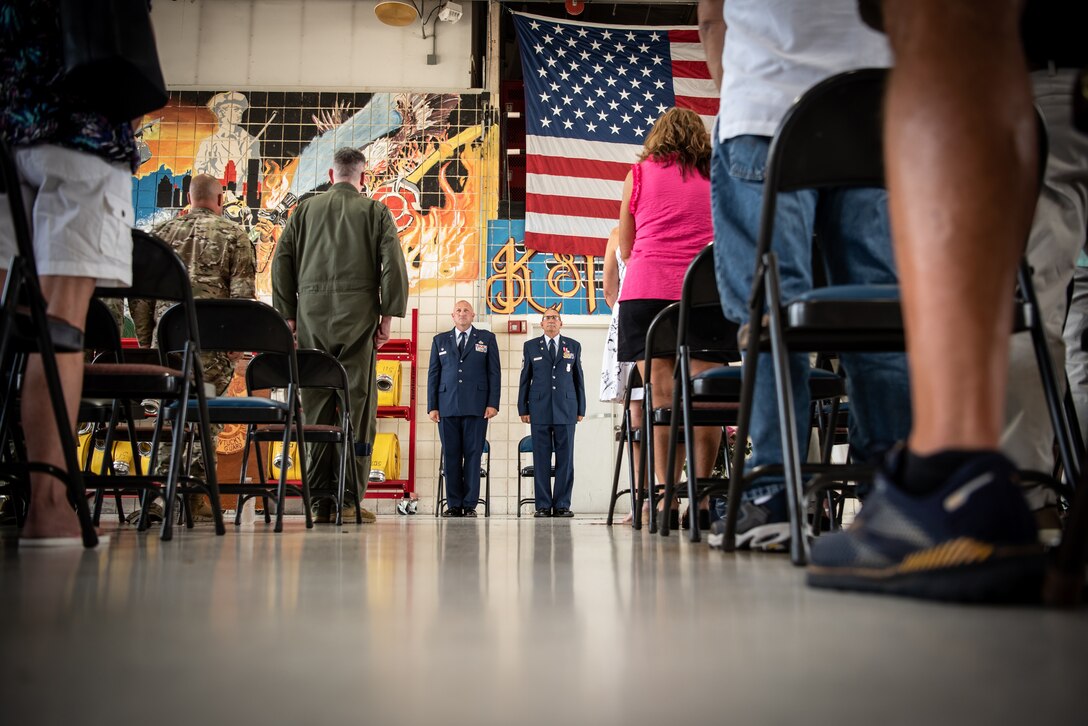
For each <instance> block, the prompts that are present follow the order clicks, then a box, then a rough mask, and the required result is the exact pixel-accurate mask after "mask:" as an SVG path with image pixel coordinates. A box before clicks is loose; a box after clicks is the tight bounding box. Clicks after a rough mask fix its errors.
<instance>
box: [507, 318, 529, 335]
mask: <svg viewBox="0 0 1088 726" xmlns="http://www.w3.org/2000/svg"><path fill="white" fill-rule="evenodd" d="M506 332H507V333H510V334H516V335H525V321H524V320H507V321H506Z"/></svg>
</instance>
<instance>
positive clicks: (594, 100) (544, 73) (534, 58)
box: [514, 13, 718, 256]
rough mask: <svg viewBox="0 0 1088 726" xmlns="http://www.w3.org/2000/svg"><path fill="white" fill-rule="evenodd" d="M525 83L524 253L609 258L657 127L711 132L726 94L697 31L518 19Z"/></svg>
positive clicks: (528, 17)
mask: <svg viewBox="0 0 1088 726" xmlns="http://www.w3.org/2000/svg"><path fill="white" fill-rule="evenodd" d="M514 24H515V26H516V28H517V33H518V40H519V42H520V45H521V64H522V70H523V73H524V76H525V132H526V150H525V151H526V178H525V192H526V198H525V245H526V247H529V248H530V249H534V250H539V251H544V252H561V253H566V254H579V255H597V256H600V255H603V254H604V249H605V244H606V242H607V240H608V234H609V232H611V231H612V228H613V227H614V226H615V225H616V223H617V220H618V219H619V208H620V205H619V202H620V198H621V196H622V194H623V180H624V178H625V177H626V176H627V173H628V172H629V171H630V170H631V165H632V164H633V163H634V162H635V161H636V159H637V158H638V154H639V152H640V151H641V150H642V142H643V141H644V140H645V138H646V134H647V133H649V131H650V128H651V127H652V126H653V124H654V122H655V121H656V120H657V118H658V117H659V116H660V115H661V114H663V113H664V112H665V111H667V110H668V109H669V108H671V107H673V106H679V107H680V108H690V109H692V110H694V111H695V112H696V113H698V114H699V115H700V116H702V117H703V120H704V121H705V122H706V125H707V129H708V130H709V129H710V127H711V125H712V124H713V121H714V115H715V114H716V113H717V112H718V92H717V90H716V89H715V88H714V82H713V81H712V80H711V78H710V71H709V69H708V68H707V65H706V54H705V53H704V52H703V46H702V44H701V43H700V42H699V33H698V30H697V29H696V28H694V27H672V28H668V27H646V26H639V27H618V26H614V25H598V24H594V23H582V22H574V21H569V20H559V19H555V18H545V17H540V16H537V15H527V14H524V13H514Z"/></svg>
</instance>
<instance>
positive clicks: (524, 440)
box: [518, 436, 533, 454]
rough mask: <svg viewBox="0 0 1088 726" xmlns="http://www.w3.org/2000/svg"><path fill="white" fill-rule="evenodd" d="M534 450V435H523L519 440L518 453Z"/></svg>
mask: <svg viewBox="0 0 1088 726" xmlns="http://www.w3.org/2000/svg"><path fill="white" fill-rule="evenodd" d="M532 450H533V437H532V436H523V437H521V441H519V442H518V453H519V454H526V453H530V452H532Z"/></svg>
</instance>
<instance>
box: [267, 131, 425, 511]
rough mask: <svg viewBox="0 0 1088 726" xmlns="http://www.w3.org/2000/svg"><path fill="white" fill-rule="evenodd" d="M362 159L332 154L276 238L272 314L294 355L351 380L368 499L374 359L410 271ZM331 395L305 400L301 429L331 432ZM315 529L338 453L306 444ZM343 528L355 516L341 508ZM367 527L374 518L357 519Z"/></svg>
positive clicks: (403, 299) (403, 300) (355, 153)
mask: <svg viewBox="0 0 1088 726" xmlns="http://www.w3.org/2000/svg"><path fill="white" fill-rule="evenodd" d="M365 166H366V157H365V156H363V154H362V153H361V152H360V151H359V150H358V149H353V148H350V147H344V148H341V149H339V150H337V151H336V153H335V155H334V156H333V165H332V168H331V169H329V180H330V181H331V182H332V186H331V187H329V189H328V191H326V192H324V193H323V194H318V195H316V196H313V197H310V198H309V199H306V200H304V201H303V202H301V203H300V204H299V206H298V207H297V208H296V209H295V212H294V214H292V215H291V218H290V219H289V220H288V222H287V226H286V227H285V228H284V230H283V234H282V235H280V239H279V243H278V244H277V245H276V253H275V257H274V258H273V260H272V304H273V305H274V306H275V307H276V309H277V310H278V311H280V313H282V314H283V316H284V317H285V318H287V322H288V323H289V324H290V325H291V327H292V328H293V329H294V330H295V332H296V334H297V336H298V344H299V347H300V348H318V349H320V350H323V351H325V352H327V353H330V354H331V355H333V356H335V357H336V358H337V359H338V360H339V361H340V363H342V364H343V366H344V368H345V370H346V371H347V374H348V387H349V391H348V396H349V399H350V404H351V414H352V419H353V421H352V425H353V426H354V428H355V447H354V448H355V468H356V474H357V475H356V482H357V484H358V487H359V489H358V491H351V488H350V487H349V486H348V485H347V482H345V488H346V489H345V490H346V491H347V492H348V496H349V498H350V497H351V496H357V497H359V499H360V501H362V497H364V496H365V495H366V485H367V483H368V481H369V476H370V456H371V450H372V448H373V445H374V428H375V418H376V415H377V398H378V391H377V380H376V376H375V366H376V358H375V351H376V350H377V349H378V348H380V347H381V346H382V345H384V344H385V342H386V341H387V340H389V332H390V327H391V325H392V319H393V318H395V317H396V318H402V317H404V313H405V309H406V308H407V305H408V271H407V268H406V266H405V262H404V253H403V251H402V250H401V246H400V239H399V237H398V236H397V228H396V225H395V224H394V223H393V217H392V215H391V214H390V213H389V209H388V208H386V207H385V205H383V204H381V203H380V202H375V201H374V200H372V199H368V198H367V197H366V196H365V195H363V194H361V192H362V190H363V189H364V188H365V182H366V171H365ZM337 403H338V400H337V396H336V394H335V392H332V391H323V390H318V389H307V390H303V392H302V407H303V416H304V417H305V419H306V423H307V424H331V425H335V424H336V423H337V421H338V420H339V417H338V416H337V413H336V409H337ZM307 448H308V449H309V451H308V455H309V459H308V461H309V467H308V470H307V473H308V475H309V477H310V490H311V495H312V497H313V500H314V508H315V511H314V521H315V522H317V523H319V524H325V523H329V522H333V521H335V519H336V517H335V513H334V512H333V511H332V505H333V501H334V496H335V492H336V482H334V480H333V479H334V471H335V462H334V452H333V450H332V448H331V447H329V446H328V445H326V444H307ZM343 515H344V521H349V520H350V519H353V518H354V516H355V511H354V507H348V506H347V505H346V503H345V506H344V508H343ZM362 517H363V521H365V522H373V521H374V514H373V513H371V512H368V511H367V510H365V509H363V510H362Z"/></svg>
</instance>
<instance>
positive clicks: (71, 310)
mask: <svg viewBox="0 0 1088 726" xmlns="http://www.w3.org/2000/svg"><path fill="white" fill-rule="evenodd" d="M94 282H95V281H94V280H93V279H91V278H87V277H67V276H49V275H47V276H43V277H42V278H41V285H42V294H43V295H44V296H45V299H46V300H47V302H48V307H47V310H48V312H49V314H50V315H55V316H57V317H59V318H62V319H63V320H65V321H67V322H68V323H70V324H71V325H74V326H75V327H77V328H79V329H80V330H82V329H83V325H84V322H85V321H86V319H87V306H88V304H89V303H90V299H91V294H92V293H93V292H94ZM57 368H58V369H59V372H60V382H61V387H62V388H63V389H64V400H65V403H66V404H67V408H68V421H69V425H71V426H72V427H73V431H74V430H75V429H74V421H75V418H76V413H77V411H78V409H79V399H80V394H81V392H82V389H83V354H82V353H66V354H63V355H58V356H57ZM51 408H52V403H51V402H50V399H49V390H48V388H47V387H46V383H45V373H44V370H43V368H42V360H41V356H37V355H35V356H32V357H31V359H30V361H29V362H28V363H27V370H26V378H25V379H24V381H23V388H22V411H23V413H24V414H25V415H24V416H23V431H24V432H25V435H26V449H27V456H28V457H29V458H30V460H31V461H38V462H43V463H47V464H52V465H53V466H56V467H57V468H59V469H61V470H67V465H66V464H65V461H64V452H63V451H62V449H61V446H60V438H59V437H58V435H57V430H56V424H55V420H54V418H53V416H51V415H49V411H50V410H51ZM20 534H21V536H23V537H27V538H36V537H78V536H79V534H80V529H79V520H78V519H77V518H76V514H75V511H74V510H73V509H72V507H71V505H70V504H69V503H68V490H67V488H66V487H65V485H64V482H62V481H60V480H58V479H55V478H54V477H51V476H46V475H44V474H32V475H31V477H30V510H29V512H28V514H27V519H26V524H25V525H24V526H23V529H22V532H21V533H20Z"/></svg>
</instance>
